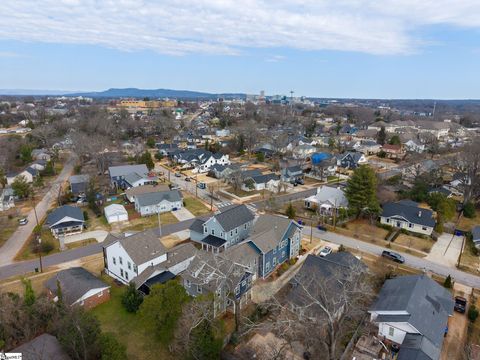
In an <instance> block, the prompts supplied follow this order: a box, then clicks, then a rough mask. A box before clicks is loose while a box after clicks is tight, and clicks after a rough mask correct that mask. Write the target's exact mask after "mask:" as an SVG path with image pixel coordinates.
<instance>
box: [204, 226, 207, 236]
mask: <svg viewBox="0 0 480 360" xmlns="http://www.w3.org/2000/svg"><path fill="white" fill-rule="evenodd" d="M207 231H208V230H207V227H206V226H204V227H203V232H204V233H205V234H206V233H207Z"/></svg>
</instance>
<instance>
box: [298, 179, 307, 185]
mask: <svg viewBox="0 0 480 360" xmlns="http://www.w3.org/2000/svg"><path fill="white" fill-rule="evenodd" d="M296 183H297V184H299V185H304V184H305V181H303V179H297V181H296Z"/></svg>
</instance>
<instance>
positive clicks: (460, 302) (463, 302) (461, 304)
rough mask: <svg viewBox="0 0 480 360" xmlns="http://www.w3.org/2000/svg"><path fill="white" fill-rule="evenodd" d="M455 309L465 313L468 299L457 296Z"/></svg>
mask: <svg viewBox="0 0 480 360" xmlns="http://www.w3.org/2000/svg"><path fill="white" fill-rule="evenodd" d="M453 309H454V310H455V311H456V312H459V313H461V314H465V310H466V309H467V299H465V298H464V297H461V296H455V306H454V308H453Z"/></svg>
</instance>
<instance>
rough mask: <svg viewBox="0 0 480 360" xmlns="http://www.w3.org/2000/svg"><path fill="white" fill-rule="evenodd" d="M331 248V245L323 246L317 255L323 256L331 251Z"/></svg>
mask: <svg viewBox="0 0 480 360" xmlns="http://www.w3.org/2000/svg"><path fill="white" fill-rule="evenodd" d="M332 251H333V250H332V248H331V247H328V246H325V247H324V248H323V249H322V250H321V251H320V252H319V253H318V255H319V256H321V257H325V256H327V255H329V254H331V253H332Z"/></svg>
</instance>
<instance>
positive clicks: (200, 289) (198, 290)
mask: <svg viewBox="0 0 480 360" xmlns="http://www.w3.org/2000/svg"><path fill="white" fill-rule="evenodd" d="M197 292H198V293H199V294H201V293H202V287H201V286H200V285H197Z"/></svg>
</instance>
